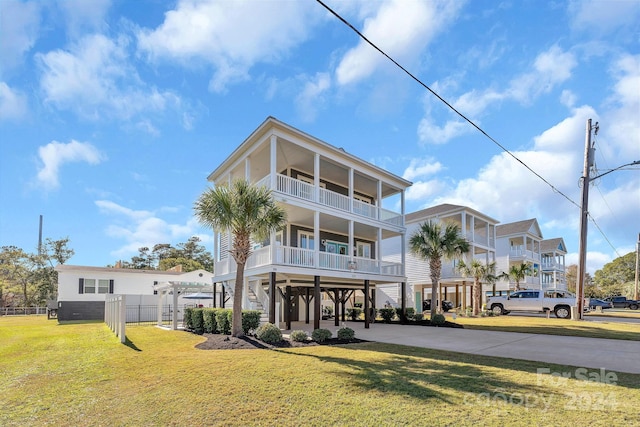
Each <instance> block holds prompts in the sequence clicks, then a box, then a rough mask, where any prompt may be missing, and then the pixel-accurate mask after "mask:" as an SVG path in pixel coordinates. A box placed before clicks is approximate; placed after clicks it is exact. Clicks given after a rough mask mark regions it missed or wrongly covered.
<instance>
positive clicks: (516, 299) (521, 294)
mask: <svg viewBox="0 0 640 427" xmlns="http://www.w3.org/2000/svg"><path fill="white" fill-rule="evenodd" d="M575 305H576V297H575V295H573V294H572V293H571V292H568V291H564V290H545V291H541V290H532V289H527V290H522V291H516V292H514V293H512V294H511V295H509V296H500V297H491V298H489V300H488V301H487V307H488V308H489V309H490V310H491V311H493V312H494V313H495V314H509V313H510V312H512V311H530V312H536V313H541V312H547V311H553V313H554V314H555V315H556V317H558V318H560V319H568V318H570V317H571V307H572V306H575Z"/></svg>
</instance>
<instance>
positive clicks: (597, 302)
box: [589, 298, 613, 310]
mask: <svg viewBox="0 0 640 427" xmlns="http://www.w3.org/2000/svg"><path fill="white" fill-rule="evenodd" d="M597 307H602V309H603V310H604V309H606V308H613V303H612V302H611V301H603V300H601V299H597V298H589V309H590V310H595V309H596V308H597Z"/></svg>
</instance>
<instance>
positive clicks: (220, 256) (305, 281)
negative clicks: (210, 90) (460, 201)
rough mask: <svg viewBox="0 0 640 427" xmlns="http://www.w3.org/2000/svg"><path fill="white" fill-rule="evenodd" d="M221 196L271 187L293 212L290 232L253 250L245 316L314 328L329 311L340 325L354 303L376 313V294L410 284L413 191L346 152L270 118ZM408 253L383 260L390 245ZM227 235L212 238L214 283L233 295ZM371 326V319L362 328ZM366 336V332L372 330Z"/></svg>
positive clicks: (229, 170)
mask: <svg viewBox="0 0 640 427" xmlns="http://www.w3.org/2000/svg"><path fill="white" fill-rule="evenodd" d="M208 179H209V181H210V182H211V183H212V184H213V185H214V186H219V185H226V184H230V183H231V182H233V180H236V179H245V180H248V181H249V182H251V183H253V184H255V185H261V186H265V187H267V188H269V189H271V190H272V191H273V196H274V198H275V200H276V202H277V203H278V204H280V205H281V206H282V207H283V208H284V209H285V210H286V212H287V221H288V222H287V224H286V226H285V227H284V228H283V229H282V230H278V231H277V232H274V233H273V234H272V235H271V236H270V238H268V239H267V240H266V241H264V242H255V245H254V248H253V253H252V255H251V257H250V258H249V260H248V261H247V264H246V269H245V283H244V284H243V301H242V304H243V308H247V309H258V310H262V311H263V312H264V313H266V314H267V316H268V319H269V321H270V322H272V323H276V321H280V320H284V321H285V322H286V323H287V329H289V328H290V323H291V321H296V320H300V321H302V320H303V319H304V320H305V321H306V322H310V320H313V322H314V326H315V327H316V328H317V327H319V325H320V319H321V310H322V305H323V301H324V304H327V303H328V304H330V305H331V306H332V308H333V309H334V313H335V314H336V316H335V321H336V325H337V324H338V318H339V316H340V315H342V316H344V312H345V305H346V304H347V303H348V301H352V300H353V298H354V297H355V296H356V295H357V296H358V298H359V299H360V301H363V306H364V308H365V315H366V316H368V315H369V310H367V308H369V307H374V306H376V300H375V289H376V287H377V286H380V285H383V284H387V283H404V282H405V275H404V268H403V265H404V247H405V246H404V240H405V226H404V221H403V218H404V194H405V190H406V189H407V188H408V187H409V186H410V185H411V183H410V182H409V181H407V180H405V179H403V178H401V177H398V176H396V175H394V174H392V173H389V172H387V171H385V170H384V169H382V168H379V167H377V166H375V165H373V164H371V163H368V162H366V161H364V160H362V159H360V158H358V157H356V156H354V155H352V154H349V153H348V152H347V151H345V150H344V149H342V148H338V147H335V146H333V145H330V144H328V143H326V142H324V141H321V140H319V139H318V138H315V137H313V136H311V135H309V134H306V133H304V132H301V131H300V130H298V129H295V128H293V127H291V126H289V125H287V124H286V123H283V122H281V121H279V120H277V119H275V118H273V117H268V118H267V119H266V120H265V121H264V122H263V123H262V124H261V125H260V126H259V127H258V128H257V129H256V130H255V131H254V132H253V133H252V134H251V135H249V137H248V138H247V139H246V140H245V141H243V142H242V143H241V144H240V146H239V147H237V148H236V149H235V150H234V151H233V152H232V153H231V155H229V157H228V158H227V159H225V160H224V161H223V162H222V164H220V165H219V166H218V167H217V168H216V169H215V170H214V171H213V172H212V173H211V175H210V176H209V177H208ZM389 239H399V240H400V241H401V242H402V248H403V249H402V251H401V253H399V254H397V256H396V258H397V260H395V261H388V260H386V257H385V253H384V249H383V248H384V242H385V241H387V240H389ZM231 245H232V235H231V234H230V233H224V232H223V233H221V232H214V259H215V267H214V277H213V281H214V283H216V284H218V283H220V284H222V285H223V286H224V287H225V289H226V290H227V292H230V293H231V292H233V288H234V282H235V277H236V264H235V262H234V260H233V258H232V257H231V256H230V254H229V249H230V247H231ZM365 320H367V319H365ZM367 326H368V325H367Z"/></svg>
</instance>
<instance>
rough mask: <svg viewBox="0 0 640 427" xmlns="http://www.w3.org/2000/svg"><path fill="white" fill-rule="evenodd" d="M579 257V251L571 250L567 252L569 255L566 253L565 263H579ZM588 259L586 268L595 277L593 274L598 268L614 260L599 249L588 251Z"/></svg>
mask: <svg viewBox="0 0 640 427" xmlns="http://www.w3.org/2000/svg"><path fill="white" fill-rule="evenodd" d="M621 255H622V254H621ZM579 258H580V255H579V254H578V252H569V253H567V255H565V265H567V266H569V265H572V264H575V265H578V260H579ZM586 259H587V262H586V265H585V270H586V272H587V273H589V274H590V275H591V277H593V275H594V274H595V273H596V270H600V269H601V268H602V267H603V266H604V265H605V264H607V263H609V262H611V261H613V258H612V257H611V255H609V254H605V253H602V252H597V251H593V252H590V251H587V258H586Z"/></svg>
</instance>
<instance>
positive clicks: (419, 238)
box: [409, 221, 469, 318]
mask: <svg viewBox="0 0 640 427" xmlns="http://www.w3.org/2000/svg"><path fill="white" fill-rule="evenodd" d="M418 227H419V228H418V230H416V231H415V233H413V234H412V235H411V237H410V238H409V250H410V251H411V253H413V254H414V255H416V256H417V257H419V258H421V259H423V260H425V261H428V263H429V273H430V275H431V317H432V318H433V316H434V315H435V314H436V309H437V307H436V305H437V303H438V298H437V295H438V286H439V285H440V273H441V271H442V259H443V258H444V259H453V258H460V257H461V256H462V255H463V254H465V253H467V252H469V242H468V241H467V240H466V239H465V238H464V237H462V236H461V235H460V227H458V225H457V224H450V223H447V224H445V225H444V227H443V226H442V225H441V224H440V223H439V222H437V221H427V222H425V223H422V224H420V225H419V226H418Z"/></svg>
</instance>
